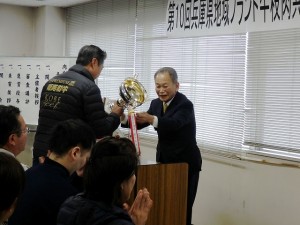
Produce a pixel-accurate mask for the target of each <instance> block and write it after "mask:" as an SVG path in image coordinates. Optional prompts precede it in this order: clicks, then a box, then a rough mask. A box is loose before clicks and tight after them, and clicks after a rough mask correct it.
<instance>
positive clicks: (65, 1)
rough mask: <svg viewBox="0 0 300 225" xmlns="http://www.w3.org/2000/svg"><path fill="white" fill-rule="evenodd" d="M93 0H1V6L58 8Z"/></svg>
mask: <svg viewBox="0 0 300 225" xmlns="http://www.w3.org/2000/svg"><path fill="white" fill-rule="evenodd" d="M91 1H92V0H0V4H1V3H2V4H9V5H19V6H31V7H39V6H56V7H69V6H72V5H78V4H82V3H86V2H91Z"/></svg>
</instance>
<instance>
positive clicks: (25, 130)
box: [20, 127, 30, 134]
mask: <svg viewBox="0 0 300 225" xmlns="http://www.w3.org/2000/svg"><path fill="white" fill-rule="evenodd" d="M20 132H21V133H25V134H29V133H30V129H29V127H25V129H23V130H20Z"/></svg>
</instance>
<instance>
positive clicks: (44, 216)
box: [8, 158, 78, 225]
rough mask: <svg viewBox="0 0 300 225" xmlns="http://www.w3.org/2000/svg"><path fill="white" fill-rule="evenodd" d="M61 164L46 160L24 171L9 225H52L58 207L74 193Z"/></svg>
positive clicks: (74, 190)
mask: <svg viewBox="0 0 300 225" xmlns="http://www.w3.org/2000/svg"><path fill="white" fill-rule="evenodd" d="M69 178H70V175H69V172H68V171H67V169H66V168H65V167H63V166H62V165H61V164H59V163H57V162H55V161H53V160H51V159H49V158H46V160H45V162H44V163H43V164H39V165H37V166H35V167H32V168H30V169H28V170H27V171H26V185H25V189H24V192H23V194H22V196H21V197H20V199H19V201H18V204H17V207H16V210H15V212H14V214H13V216H12V217H11V218H10V219H9V222H8V224H9V225H55V224H56V217H57V213H58V210H59V208H60V206H61V204H62V203H63V202H64V201H65V200H66V199H67V198H68V197H70V196H72V195H76V194H77V193H78V191H77V189H75V188H74V187H73V186H72V185H71V182H70V180H69Z"/></svg>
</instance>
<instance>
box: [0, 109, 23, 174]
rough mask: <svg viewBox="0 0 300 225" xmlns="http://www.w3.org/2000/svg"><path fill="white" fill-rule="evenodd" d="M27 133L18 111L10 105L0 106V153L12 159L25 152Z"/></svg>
mask: <svg viewBox="0 0 300 225" xmlns="http://www.w3.org/2000/svg"><path fill="white" fill-rule="evenodd" d="M28 133H29V129H28V127H26V123H25V120H24V118H23V116H22V115H21V111H20V109H19V108H17V107H15V106H12V105H9V106H5V105H0V152H4V153H7V154H9V155H12V156H14V157H16V156H17V155H19V154H20V153H21V152H22V151H24V150H25V145H26V141H27V134H28ZM21 164H22V163H21ZM22 166H23V168H24V170H27V169H28V166H27V165H24V164H22Z"/></svg>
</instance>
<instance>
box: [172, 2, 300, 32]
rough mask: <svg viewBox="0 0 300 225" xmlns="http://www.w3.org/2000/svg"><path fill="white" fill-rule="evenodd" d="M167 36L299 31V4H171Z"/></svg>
mask: <svg viewBox="0 0 300 225" xmlns="http://www.w3.org/2000/svg"><path fill="white" fill-rule="evenodd" d="M166 23H167V27H166V29H167V36H169V37H191V36H203V35H205V36H208V35H222V34H234V33H245V32H253V31H254V32H255V31H267V30H278V29H288V28H299V27H300V0H169V1H168V5H167V13H166Z"/></svg>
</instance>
